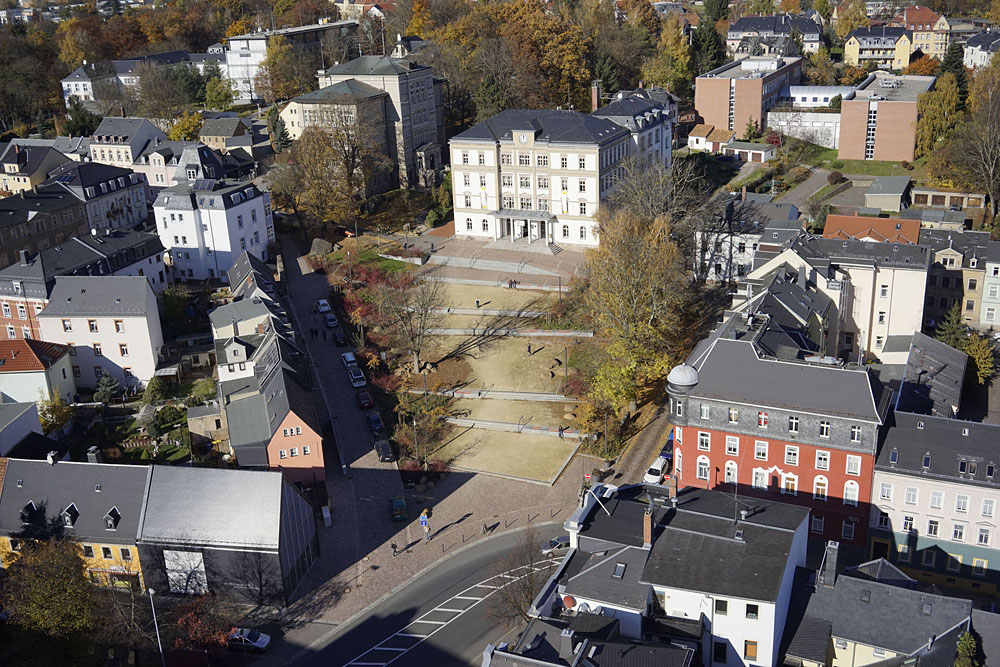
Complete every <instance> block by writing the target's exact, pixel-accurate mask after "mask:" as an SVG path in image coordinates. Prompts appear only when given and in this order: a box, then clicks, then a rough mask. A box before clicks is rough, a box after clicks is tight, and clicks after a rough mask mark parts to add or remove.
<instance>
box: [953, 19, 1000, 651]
mask: <svg viewBox="0 0 1000 667" xmlns="http://www.w3.org/2000/svg"><path fill="white" fill-rule="evenodd" d="M994 4H998V3H996V2H995V3H994ZM998 11H1000V10H998ZM957 649H958V651H957V653H958V655H956V656H955V662H954V663H953V666H952V667H982V665H983V664H984V663H985V661H984V660H983V649H982V643H981V642H980V641H979V636H978V634H977V633H976V632H975V631H968V630H967V631H966V632H963V633H962V635H961V636H960V637H959V638H958V646H957Z"/></svg>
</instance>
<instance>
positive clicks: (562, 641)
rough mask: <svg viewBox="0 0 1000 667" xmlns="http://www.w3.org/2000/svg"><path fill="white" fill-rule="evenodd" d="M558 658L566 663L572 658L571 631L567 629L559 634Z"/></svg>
mask: <svg viewBox="0 0 1000 667" xmlns="http://www.w3.org/2000/svg"><path fill="white" fill-rule="evenodd" d="M559 657H560V658H562V659H563V660H565V661H566V662H570V661H571V659H572V658H573V631H572V630H570V629H569V628H566V629H564V630H563V631H562V632H560V633H559Z"/></svg>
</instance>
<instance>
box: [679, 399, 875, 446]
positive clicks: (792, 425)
mask: <svg viewBox="0 0 1000 667" xmlns="http://www.w3.org/2000/svg"><path fill="white" fill-rule="evenodd" d="M674 412H675V413H676V415H677V416H678V417H683V416H684V404H683V403H682V402H680V401H677V403H676V404H675V408H674ZM699 416H700V418H701V419H703V420H708V419H711V418H712V406H711V405H709V404H708V403H702V404H701V406H700V414H699ZM728 417H729V423H730V424H738V423H739V421H740V410H739V408H729V414H728ZM757 428H759V429H761V430H765V429H767V428H768V413H767V412H766V411H764V410H758V411H757ZM830 429H831V424H830V422H829V421H828V420H825V419H821V420H820V422H819V426H818V428H817V434H818V435H819V437H821V438H829V437H830ZM788 432H789V433H792V434H797V433H798V432H799V418H798V417H796V416H794V415H791V416H789V417H788ZM851 442H861V427H860V426H857V425H853V426H851Z"/></svg>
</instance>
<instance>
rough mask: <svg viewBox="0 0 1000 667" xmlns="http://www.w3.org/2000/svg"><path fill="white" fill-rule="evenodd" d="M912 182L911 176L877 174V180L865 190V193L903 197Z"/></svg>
mask: <svg viewBox="0 0 1000 667" xmlns="http://www.w3.org/2000/svg"><path fill="white" fill-rule="evenodd" d="M910 182H911V181H910V177H909V176H876V177H875V181H874V182H873V183H872V184H871V185H870V186H868V189H867V190H865V194H866V195H899V196H900V197H902V196H903V195H904V194H906V191H907V190H908V189H909V187H910Z"/></svg>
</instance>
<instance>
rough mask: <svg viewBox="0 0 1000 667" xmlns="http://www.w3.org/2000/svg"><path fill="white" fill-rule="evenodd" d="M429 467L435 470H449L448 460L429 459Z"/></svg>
mask: <svg viewBox="0 0 1000 667" xmlns="http://www.w3.org/2000/svg"><path fill="white" fill-rule="evenodd" d="M427 467H428V468H429V469H430V470H432V471H433V472H448V462H447V461H445V460H443V459H437V458H434V459H429V460H428V461H427Z"/></svg>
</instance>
